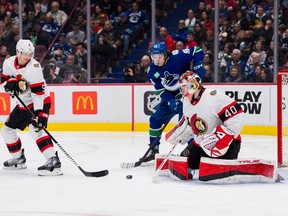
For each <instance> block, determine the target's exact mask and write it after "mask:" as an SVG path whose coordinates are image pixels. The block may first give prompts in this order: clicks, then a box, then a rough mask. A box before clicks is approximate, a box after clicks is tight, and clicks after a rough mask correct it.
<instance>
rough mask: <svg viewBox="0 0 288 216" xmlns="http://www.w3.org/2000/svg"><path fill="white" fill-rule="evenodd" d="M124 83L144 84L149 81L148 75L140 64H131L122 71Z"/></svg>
mask: <svg viewBox="0 0 288 216" xmlns="http://www.w3.org/2000/svg"><path fill="white" fill-rule="evenodd" d="M123 72H124V83H146V82H148V81H149V77H148V73H147V72H145V70H144V68H143V67H142V66H141V63H140V62H133V64H130V65H127V66H126V67H125V68H124V69H123Z"/></svg>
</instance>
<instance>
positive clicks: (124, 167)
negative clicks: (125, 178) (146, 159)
mask: <svg viewBox="0 0 288 216" xmlns="http://www.w3.org/2000/svg"><path fill="white" fill-rule="evenodd" d="M141 163H142V162H141V161H137V162H135V163H133V162H132V163H129V162H128V163H121V164H120V167H121V168H122V169H131V168H135V167H138V166H140V165H141Z"/></svg>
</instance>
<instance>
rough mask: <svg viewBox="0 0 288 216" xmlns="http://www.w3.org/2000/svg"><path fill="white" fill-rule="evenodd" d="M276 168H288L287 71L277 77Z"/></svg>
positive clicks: (281, 72)
mask: <svg viewBox="0 0 288 216" xmlns="http://www.w3.org/2000/svg"><path fill="white" fill-rule="evenodd" d="M277 112H278V116H277V130H278V131H277V137H278V166H279V167H283V166H288V70H287V71H279V73H278V77H277Z"/></svg>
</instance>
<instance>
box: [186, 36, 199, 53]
mask: <svg viewBox="0 0 288 216" xmlns="http://www.w3.org/2000/svg"><path fill="white" fill-rule="evenodd" d="M192 46H198V44H197V42H196V41H195V37H194V34H193V32H190V33H189V34H187V43H186V44H185V45H184V48H185V49H187V48H190V47H192Z"/></svg>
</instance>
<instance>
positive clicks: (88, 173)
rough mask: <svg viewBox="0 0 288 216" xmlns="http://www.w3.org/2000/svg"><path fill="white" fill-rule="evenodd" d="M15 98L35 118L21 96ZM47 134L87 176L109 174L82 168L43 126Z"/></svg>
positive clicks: (104, 171) (105, 171) (103, 171)
mask: <svg viewBox="0 0 288 216" xmlns="http://www.w3.org/2000/svg"><path fill="white" fill-rule="evenodd" d="M14 96H15V97H16V98H17V100H18V101H19V102H20V103H21V104H22V106H23V107H24V108H25V109H26V111H27V112H29V114H30V115H31V117H32V118H36V116H35V115H34V113H33V112H32V111H31V110H30V109H29V108H28V107H27V106H26V104H24V102H23V101H22V100H21V98H20V97H19V96H18V94H15V95H14ZM42 129H43V130H44V131H45V132H46V133H47V135H48V136H49V137H50V138H51V139H52V140H53V142H54V143H55V144H56V145H57V146H58V147H59V148H60V149H61V151H62V152H63V153H64V154H65V155H66V156H67V157H68V158H69V159H70V160H71V161H72V162H73V164H74V165H75V166H76V167H77V168H78V169H79V170H80V171H81V172H82V173H83V174H84V175H85V176H87V177H102V176H106V175H108V174H109V171H108V170H101V171H96V172H87V171H85V170H83V169H82V167H81V166H79V165H78V163H77V162H76V161H75V160H74V159H73V158H72V157H71V156H70V155H69V154H68V153H67V152H66V150H65V149H64V148H63V147H62V146H61V145H60V144H59V143H58V142H57V140H56V139H55V138H54V137H53V136H52V135H51V134H50V133H49V131H47V130H46V128H45V127H43V128H42Z"/></svg>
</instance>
